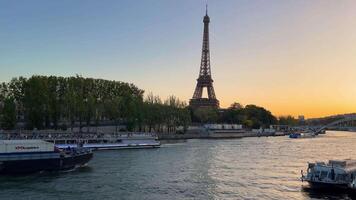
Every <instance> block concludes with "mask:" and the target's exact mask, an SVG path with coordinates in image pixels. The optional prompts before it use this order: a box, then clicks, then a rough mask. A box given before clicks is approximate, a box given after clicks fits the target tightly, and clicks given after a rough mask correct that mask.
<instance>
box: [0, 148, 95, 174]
mask: <svg viewBox="0 0 356 200" xmlns="http://www.w3.org/2000/svg"><path fill="white" fill-rule="evenodd" d="M92 157H93V153H92V152H91V153H87V154H82V155H76V156H70V157H60V158H46V159H35V160H13V161H0V174H29V173H35V172H40V171H61V170H71V169H74V168H76V167H80V166H83V165H85V164H87V163H88V162H89V161H90V160H91V158H92Z"/></svg>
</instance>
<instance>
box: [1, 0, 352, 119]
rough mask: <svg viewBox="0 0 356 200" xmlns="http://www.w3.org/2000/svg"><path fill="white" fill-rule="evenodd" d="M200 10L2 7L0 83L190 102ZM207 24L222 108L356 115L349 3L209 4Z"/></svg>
mask: <svg viewBox="0 0 356 200" xmlns="http://www.w3.org/2000/svg"><path fill="white" fill-rule="evenodd" d="M204 9H205V0H175V1H173V0H136V1H135V0H102V1H98V0H60V1H54V0H52V1H51V0H41V1H40V0H31V1H21V0H0V81H8V80H10V79H11V78H12V77H17V76H26V77H28V76H30V75H33V74H41V75H61V76H71V75H75V74H79V75H82V76H84V77H95V78H104V79H112V80H120V81H127V82H132V83H134V84H136V85H137V86H138V87H140V88H142V89H144V90H145V91H147V92H150V91H151V92H153V93H154V94H157V95H160V96H161V97H163V98H165V97H167V96H168V95H171V94H174V95H176V96H178V97H179V98H181V99H182V100H186V101H188V100H189V99H190V98H191V96H192V94H193V90H194V87H195V84H196V78H197V76H198V72H199V64H200V55H201V45H202V44H201V43H202V31H203V23H202V18H203V15H204V12H205V10H204ZM209 15H210V19H211V23H210V47H211V63H212V64H211V65H212V73H213V79H214V87H215V92H216V95H217V97H218V99H219V100H220V102H221V106H222V107H227V106H229V105H230V104H231V103H233V102H234V101H237V102H240V103H242V104H244V105H246V104H257V105H261V106H264V107H266V108H268V109H269V110H271V111H272V112H273V113H274V114H276V115H286V114H292V115H295V116H296V115H299V114H302V115H305V116H307V117H315V116H324V115H331V114H336V113H349V112H356V1H355V0H268V1H267V0H224V1H221V0H209Z"/></svg>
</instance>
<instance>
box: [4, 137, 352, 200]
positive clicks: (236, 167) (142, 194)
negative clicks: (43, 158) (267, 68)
mask: <svg viewBox="0 0 356 200" xmlns="http://www.w3.org/2000/svg"><path fill="white" fill-rule="evenodd" d="M355 146H356V133H350V132H327V134H326V135H322V136H318V137H317V138H308V139H289V138H288V137H286V136H285V137H260V138H243V139H232V140H189V141H187V142H184V143H178V144H167V145H163V146H162V147H161V148H158V149H141V150H120V151H100V152H95V155H94V158H93V160H92V161H91V162H90V163H89V166H87V167H85V168H82V169H79V170H76V171H73V172H61V173H55V174H46V173H42V174H34V175H28V176H24V177H23V176H22V177H0V199H1V200H3V199H4V200H5V199H6V200H10V199H16V200H17V199H28V200H32V199H33V200H52V199H66V200H72V199H73V200H84V199H85V200H90V199H98V200H99V199H354V197H352V196H350V195H349V194H343V193H333V192H330V193H325V192H319V191H313V190H310V189H307V184H306V183H302V182H300V181H299V177H300V170H301V169H305V168H306V166H307V162H308V161H310V162H312V161H315V160H325V161H326V160H328V159H344V158H354V159H356V148H355Z"/></svg>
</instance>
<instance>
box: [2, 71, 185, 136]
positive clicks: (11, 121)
mask: <svg viewBox="0 0 356 200" xmlns="http://www.w3.org/2000/svg"><path fill="white" fill-rule="evenodd" d="M143 95H144V91H143V90H141V89H139V88H137V87H136V86H135V85H133V84H129V83H124V82H120V81H109V80H103V79H93V78H83V77H81V76H75V77H56V76H32V77H30V78H24V77H18V78H13V79H12V80H11V81H9V82H7V83H6V82H4V83H1V85H0V102H1V103H0V128H2V129H14V128H17V126H18V124H21V123H22V124H23V126H24V128H26V129H34V128H36V129H48V128H51V129H59V128H62V129H67V128H73V127H75V126H79V127H80V129H81V128H82V127H84V126H95V125H98V124H100V123H102V122H103V121H110V122H112V123H114V124H115V125H116V126H117V127H118V126H119V125H125V127H127V129H128V130H140V131H146V130H148V131H173V129H174V127H177V126H180V125H182V126H186V125H187V124H189V122H190V115H189V110H188V109H187V106H186V105H185V104H184V102H182V101H180V100H179V99H178V98H176V97H174V96H171V97H169V98H168V99H167V100H165V101H162V100H161V99H160V98H159V97H156V96H153V95H152V94H149V95H148V96H147V97H146V98H144V96H143Z"/></svg>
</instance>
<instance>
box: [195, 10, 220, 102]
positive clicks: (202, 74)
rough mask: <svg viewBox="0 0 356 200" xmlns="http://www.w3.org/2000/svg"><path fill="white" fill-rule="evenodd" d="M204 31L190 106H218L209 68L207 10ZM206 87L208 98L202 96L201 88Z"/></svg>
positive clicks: (208, 20)
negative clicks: (197, 75) (198, 69)
mask: <svg viewBox="0 0 356 200" xmlns="http://www.w3.org/2000/svg"><path fill="white" fill-rule="evenodd" d="M203 22H204V33H203V47H202V54H201V63H200V71H199V77H198V79H197V85H196V87H195V91H194V94H193V98H192V99H191V100H190V102H189V105H190V106H191V107H194V108H197V107H214V108H218V107H219V101H218V100H217V99H216V96H215V91H214V87H213V79H212V78H211V68H210V49H209V23H210V18H209V16H208V10H206V14H205V16H204V19H203ZM204 88H207V93H208V98H203V90H204Z"/></svg>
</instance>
